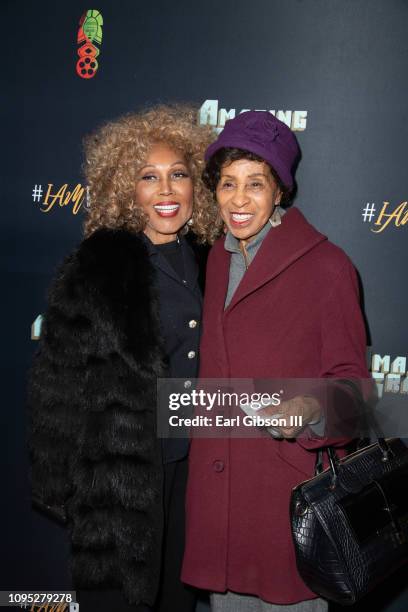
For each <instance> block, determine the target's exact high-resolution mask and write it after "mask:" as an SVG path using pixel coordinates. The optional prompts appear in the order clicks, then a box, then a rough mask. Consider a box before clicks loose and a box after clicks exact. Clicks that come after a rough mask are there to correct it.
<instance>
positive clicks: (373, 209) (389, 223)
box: [361, 202, 408, 234]
mask: <svg viewBox="0 0 408 612" xmlns="http://www.w3.org/2000/svg"><path fill="white" fill-rule="evenodd" d="M361 214H362V217H363V223H370V224H372V225H373V226H374V227H371V228H370V229H371V231H372V232H374V234H380V233H381V232H383V231H384V230H386V229H387V228H390V227H396V228H400V227H403V226H404V225H406V224H407V223H408V202H401V203H400V204H397V205H396V206H394V207H393V206H392V205H391V204H390V202H383V205H382V207H381V209H379V208H378V207H377V206H376V204H375V203H373V202H367V204H366V205H365V206H364V207H363V212H362V213H361Z"/></svg>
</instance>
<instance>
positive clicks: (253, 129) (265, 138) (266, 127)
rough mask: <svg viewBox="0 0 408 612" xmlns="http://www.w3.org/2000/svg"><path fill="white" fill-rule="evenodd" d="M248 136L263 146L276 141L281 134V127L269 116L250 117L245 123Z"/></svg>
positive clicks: (245, 131)
mask: <svg viewBox="0 0 408 612" xmlns="http://www.w3.org/2000/svg"><path fill="white" fill-rule="evenodd" d="M244 133H245V136H246V138H248V139H249V140H251V141H252V142H256V143H258V144H261V145H263V146H267V145H268V144H271V143H272V142H274V141H275V140H276V139H277V138H278V136H279V129H278V127H277V125H276V123H275V122H274V121H273V119H272V118H271V119H269V117H262V118H261V117H248V118H246V121H245V123H244Z"/></svg>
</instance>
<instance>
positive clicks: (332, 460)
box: [314, 379, 393, 489]
mask: <svg viewBox="0 0 408 612" xmlns="http://www.w3.org/2000/svg"><path fill="white" fill-rule="evenodd" d="M339 382H341V383H342V384H345V385H347V386H348V387H350V388H351V390H352V391H353V393H354V394H355V395H356V396H357V399H358V401H359V403H360V404H361V405H362V406H363V405H366V402H365V401H364V398H363V396H362V394H361V391H360V389H359V388H358V386H357V385H356V384H355V383H354V382H353V381H352V380H347V379H342V380H340V381H339ZM367 416H368V424H369V425H370V426H371V428H372V430H373V431H374V434H375V437H376V439H377V444H378V446H379V448H380V450H381V454H382V457H381V461H383V462H386V461H388V460H389V459H390V457H392V456H393V452H392V450H391V448H390V446H389V444H388V442H387V440H386V439H385V437H384V433H383V431H382V429H381V427H380V426H379V424H378V422H377V420H376V418H375V417H374V414H373V413H372V411H371V409H369V410H368V411H367ZM361 441H362V439H361V438H360V439H359V442H361ZM324 450H326V452H327V456H328V459H329V467H330V472H331V486H330V488H331V489H334V488H335V487H336V485H337V480H338V476H339V469H340V468H341V463H340V459H339V457H338V455H337V453H336V451H335V449H334V447H332V446H324V447H321V448H319V449H317V454H316V462H315V472H314V473H315V476H317V475H318V474H320V473H321V472H322V471H323V469H324V467H323V453H324Z"/></svg>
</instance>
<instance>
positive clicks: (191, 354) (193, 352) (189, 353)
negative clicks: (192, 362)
mask: <svg viewBox="0 0 408 612" xmlns="http://www.w3.org/2000/svg"><path fill="white" fill-rule="evenodd" d="M187 357H188V358H189V359H194V357H195V351H189V352H188V355H187Z"/></svg>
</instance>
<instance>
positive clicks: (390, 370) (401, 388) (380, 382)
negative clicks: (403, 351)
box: [371, 354, 408, 398]
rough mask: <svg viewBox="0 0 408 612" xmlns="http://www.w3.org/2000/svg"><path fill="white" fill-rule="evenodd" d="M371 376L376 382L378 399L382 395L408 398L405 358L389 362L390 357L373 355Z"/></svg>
mask: <svg viewBox="0 0 408 612" xmlns="http://www.w3.org/2000/svg"><path fill="white" fill-rule="evenodd" d="M371 376H372V377H373V379H374V380H375V382H376V386H377V391H378V397H379V398H381V397H383V395H384V393H393V394H402V395H407V396H408V370H407V357H403V356H399V357H395V358H394V359H393V360H391V355H384V356H381V355H379V354H374V355H373V356H372V358H371Z"/></svg>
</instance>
